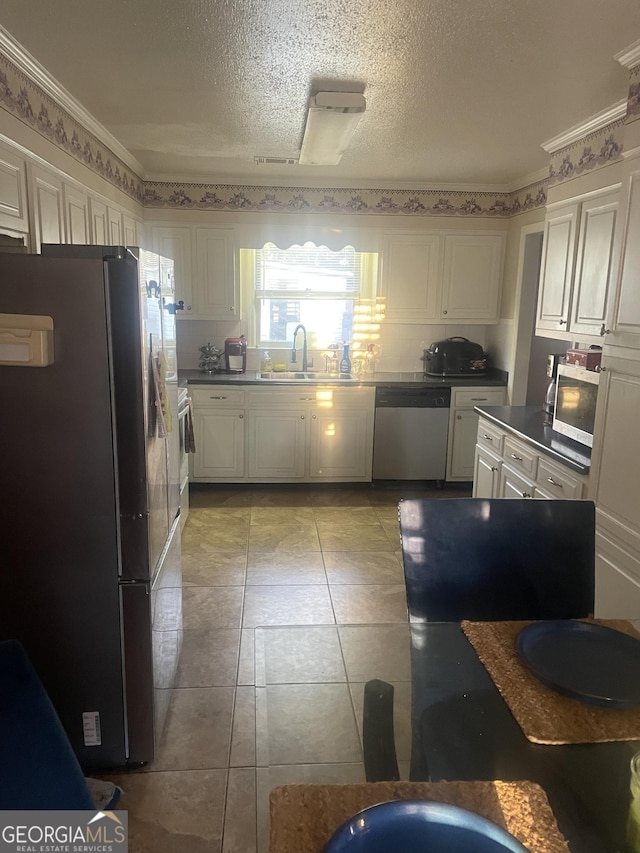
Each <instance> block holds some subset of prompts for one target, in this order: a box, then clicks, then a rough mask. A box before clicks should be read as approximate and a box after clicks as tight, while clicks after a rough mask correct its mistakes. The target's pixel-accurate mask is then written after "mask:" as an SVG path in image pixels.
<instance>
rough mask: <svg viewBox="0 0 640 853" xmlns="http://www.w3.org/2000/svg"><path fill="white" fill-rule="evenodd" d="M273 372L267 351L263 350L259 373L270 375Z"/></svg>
mask: <svg viewBox="0 0 640 853" xmlns="http://www.w3.org/2000/svg"><path fill="white" fill-rule="evenodd" d="M272 370H273V366H272V363H271V356H270V355H269V353H268V351H267V350H264V352H263V353H262V358H261V360H260V372H261V373H271V371H272Z"/></svg>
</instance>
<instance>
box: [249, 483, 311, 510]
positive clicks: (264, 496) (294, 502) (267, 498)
mask: <svg viewBox="0 0 640 853" xmlns="http://www.w3.org/2000/svg"><path fill="white" fill-rule="evenodd" d="M311 505H312V504H311V493H310V491H309V489H307V488H304V487H302V488H295V487H293V488H292V487H291V486H289V487H286V486H277V487H268V486H266V487H264V488H263V489H260V488H255V489H254V492H253V498H252V502H251V506H252V507H259V506H291V507H298V506H311Z"/></svg>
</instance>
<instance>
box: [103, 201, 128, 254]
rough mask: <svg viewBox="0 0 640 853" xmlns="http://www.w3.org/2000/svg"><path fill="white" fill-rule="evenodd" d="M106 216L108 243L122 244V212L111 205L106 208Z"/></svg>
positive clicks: (111, 244)
mask: <svg viewBox="0 0 640 853" xmlns="http://www.w3.org/2000/svg"><path fill="white" fill-rule="evenodd" d="M107 217H108V222H109V243H108V244H109V245H110V246H122V245H123V244H124V242H125V241H124V230H123V228H122V213H121V212H120V211H119V210H114V208H113V207H109V208H108V209H107Z"/></svg>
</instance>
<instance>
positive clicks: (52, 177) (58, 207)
mask: <svg viewBox="0 0 640 853" xmlns="http://www.w3.org/2000/svg"><path fill="white" fill-rule="evenodd" d="M28 171H29V214H30V229H29V230H30V233H31V234H32V241H33V249H34V251H36V252H39V251H40V246H41V245H42V244H43V243H64V242H65V230H64V202H63V196H62V180H61V179H60V178H59V177H58V176H57V175H56V174H54V173H53V172H50V171H49V170H48V169H44V168H43V167H42V166H39V165H36V164H35V163H29V167H28Z"/></svg>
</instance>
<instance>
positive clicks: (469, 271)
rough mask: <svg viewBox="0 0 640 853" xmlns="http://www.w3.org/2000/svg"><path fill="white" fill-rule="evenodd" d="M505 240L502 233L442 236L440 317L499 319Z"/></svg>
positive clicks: (470, 321)
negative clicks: (442, 263)
mask: <svg viewBox="0 0 640 853" xmlns="http://www.w3.org/2000/svg"><path fill="white" fill-rule="evenodd" d="M504 242H505V240H504V236H503V235H502V234H454V235H451V236H449V237H445V238H444V274H443V279H442V304H441V310H440V318H441V319H442V320H448V321H452V320H453V321H455V322H464V323H473V322H477V323H491V322H496V321H497V320H498V314H499V309H500V292H501V284H502V264H503V258H504Z"/></svg>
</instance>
